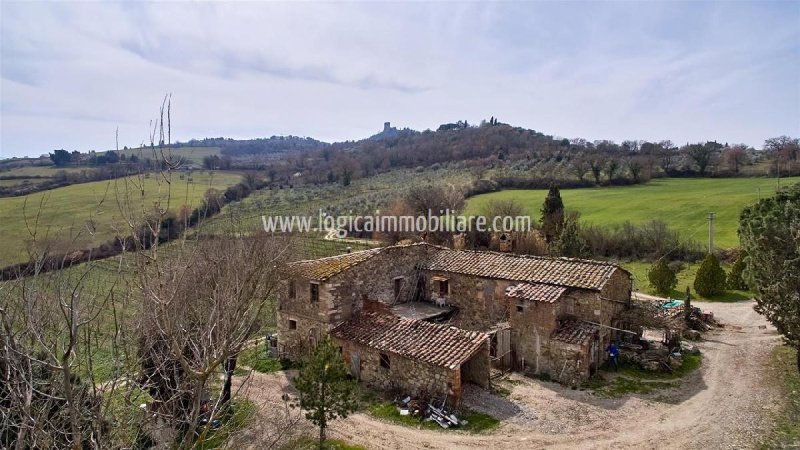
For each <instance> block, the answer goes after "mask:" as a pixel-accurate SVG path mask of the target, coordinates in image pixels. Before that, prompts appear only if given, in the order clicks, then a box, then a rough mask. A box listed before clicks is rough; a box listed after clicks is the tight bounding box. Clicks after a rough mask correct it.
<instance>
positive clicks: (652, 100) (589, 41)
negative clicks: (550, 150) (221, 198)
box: [0, 1, 800, 158]
mask: <svg viewBox="0 0 800 450" xmlns="http://www.w3.org/2000/svg"><path fill="white" fill-rule="evenodd" d="M0 22H2V23H1V25H2V26H1V27H0V36H1V38H2V42H1V43H0V45H1V46H0V56H1V61H0V63H1V66H0V73H1V75H2V81H1V82H0V120H1V121H2V123H1V124H0V131H1V134H2V136H1V137H0V158H7V157H12V156H23V155H31V156H35V155H40V154H45V153H47V152H49V151H52V150H54V149H57V148H64V149H67V150H80V151H88V150H106V149H111V148H114V146H115V130H117V128H118V129H119V146H120V148H121V147H122V146H126V145H127V146H136V145H139V144H141V143H143V142H149V130H150V121H151V120H153V119H155V118H156V117H157V116H158V110H159V107H160V106H161V103H162V100H163V98H164V96H165V94H168V93H169V94H171V96H172V97H171V98H172V108H171V117H172V139H173V140H181V141H185V140H188V139H191V138H203V137H219V136H224V137H232V138H253V137H268V136H272V135H287V134H292V135H299V136H310V137H313V138H316V139H320V140H324V141H328V142H333V141H342V140H351V139H360V138H363V137H367V136H370V135H372V134H375V133H376V132H378V131H380V129H381V128H382V127H383V122H385V121H391V122H392V125H394V126H398V127H410V128H413V129H417V130H424V129H427V128H431V129H436V128H437V127H438V126H439V124H442V123H447V122H455V121H457V120H465V119H466V120H468V121H469V122H470V123H478V122H480V120H481V119H488V118H489V117H490V116H494V117H497V118H499V120H500V121H501V122H505V123H509V124H512V125H516V126H521V127H525V128H531V129H535V130H537V131H541V132H544V133H546V134H551V135H554V136H560V137H568V138H585V139H588V140H597V139H611V140H615V141H622V140H625V139H646V140H662V139H671V140H672V141H674V142H675V143H677V144H683V143H686V142H699V141H705V140H717V141H720V142H730V143H746V144H749V145H752V146H755V147H756V148H760V147H761V145H762V144H763V141H764V140H765V139H767V138H769V137H774V136H779V135H784V134H786V135H790V136H795V137H798V136H800V2H797V1H793V2H777V3H770V2H765V1H759V2H753V3H748V2H719V3H712V2H686V3H682V2H674V1H673V2H664V3H659V2H647V3H625V2H613V3H606V2H604V3H599V2H592V3H579V2H529V3H452V2H436V3H432V2H430V3H428V2H426V3H420V2H417V3H252V2H224V3H184V2H169V3H157V2H148V3H130V2H125V3H123V2H119V3H118V2H113V3H97V2H24V3H15V2H7V1H3V2H1V3H0Z"/></svg>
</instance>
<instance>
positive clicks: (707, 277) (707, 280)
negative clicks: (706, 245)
mask: <svg viewBox="0 0 800 450" xmlns="http://www.w3.org/2000/svg"><path fill="white" fill-rule="evenodd" d="M725 286H726V285H725V270H723V269H722V266H721V265H720V264H719V259H717V256H716V255H714V254H713V253H709V254H708V256H706V258H705V259H704V260H703V263H702V264H700V268H699V269H697V275H696V276H695V278H694V290H695V291H696V292H697V293H698V294H700V295H702V296H703V297H713V296H715V295H718V294H722V293H723V292H725Z"/></svg>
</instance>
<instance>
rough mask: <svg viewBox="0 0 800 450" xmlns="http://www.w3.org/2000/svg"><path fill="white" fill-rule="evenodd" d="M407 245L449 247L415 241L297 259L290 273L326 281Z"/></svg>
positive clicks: (432, 247)
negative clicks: (321, 256)
mask: <svg viewBox="0 0 800 450" xmlns="http://www.w3.org/2000/svg"><path fill="white" fill-rule="evenodd" d="M406 247H425V248H428V249H430V250H431V251H434V252H435V251H439V250H446V249H447V247H442V246H439V245H433V244H428V243H427V242H415V243H411V244H397V245H392V246H389V247H379V248H371V249H368V250H361V251H357V252H351V253H343V254H341V255H336V256H328V257H325V258H318V259H306V260H302V261H295V262H291V263H289V264H288V266H287V269H288V271H289V272H290V273H292V274H294V275H298V276H301V277H304V278H308V279H311V280H317V281H325V280H327V279H328V278H330V277H332V276H334V275H337V274H339V273H342V272H344V271H345V270H347V269H349V268H351V267H353V266H356V265H358V264H361V263H362V262H364V261H366V260H368V259H370V258H372V257H373V256H375V255H377V254H379V253H383V252H386V251H392V250H395V249H401V248H406Z"/></svg>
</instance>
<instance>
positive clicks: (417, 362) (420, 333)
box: [331, 312, 490, 403]
mask: <svg viewBox="0 0 800 450" xmlns="http://www.w3.org/2000/svg"><path fill="white" fill-rule="evenodd" d="M331 337H332V338H333V340H334V342H335V343H336V344H337V345H339V346H340V348H341V349H342V356H343V357H344V359H345V362H346V363H347V364H348V366H349V367H350V370H351V373H352V374H353V375H354V376H355V377H356V378H358V379H359V380H360V381H364V382H365V383H367V384H369V385H371V386H375V387H378V388H381V389H384V390H388V391H397V392H400V393H403V394H411V395H420V394H428V395H433V396H443V395H447V397H448V398H449V399H450V400H451V401H453V402H454V403H457V402H458V401H459V400H460V399H461V385H462V382H471V383H474V384H477V385H479V386H482V387H484V388H488V387H489V368H490V364H489V336H488V335H486V334H485V333H480V332H476V331H465V330H461V329H458V328H455V327H451V326H447V325H442V324H437V323H431V322H426V321H423V320H414V319H406V318H403V317H398V316H392V315H385V314H381V313H376V312H363V313H359V314H356V315H355V316H353V317H352V318H350V319H349V320H347V321H346V322H344V323H342V324H340V325H338V326H337V327H336V328H334V329H333V330H331Z"/></svg>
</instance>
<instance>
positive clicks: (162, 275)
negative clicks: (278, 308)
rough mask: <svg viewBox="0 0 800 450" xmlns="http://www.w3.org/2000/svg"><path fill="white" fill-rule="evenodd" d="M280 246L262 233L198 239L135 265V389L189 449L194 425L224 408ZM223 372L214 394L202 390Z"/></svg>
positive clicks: (267, 298) (272, 280)
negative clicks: (140, 387) (138, 380)
mask: <svg viewBox="0 0 800 450" xmlns="http://www.w3.org/2000/svg"><path fill="white" fill-rule="evenodd" d="M286 248H287V247H286V244H285V243H284V242H282V241H280V240H276V239H272V238H270V237H269V236H267V235H257V236H253V237H250V238H247V239H226V238H213V239H211V238H209V239H202V240H200V241H198V242H195V243H193V244H192V245H191V246H187V247H185V248H183V249H170V250H171V251H170V254H169V255H168V256H167V257H162V258H159V257H158V255H157V253H156V252H149V254H146V255H141V256H140V257H139V258H138V259H139V263H138V264H140V267H139V269H140V276H139V288H140V289H141V292H142V304H141V306H140V308H139V312H138V327H139V328H138V334H139V352H140V357H141V360H142V375H143V380H142V381H143V384H144V385H145V386H146V387H147V389H148V391H149V392H150V395H151V396H152V397H153V399H154V400H155V401H156V406H155V408H154V409H155V412H156V413H157V414H159V415H160V417H161V418H162V419H163V421H164V422H165V423H166V424H167V425H169V426H170V427H171V428H172V429H173V430H175V432H176V435H177V438H178V439H179V441H180V442H181V446H183V447H187V448H188V447H190V446H191V445H193V444H194V442H195V441H196V440H198V439H202V437H203V435H204V434H205V433H207V431H208V430H207V427H206V428H203V427H201V428H200V429H198V428H197V427H198V425H199V423H200V420H201V419H204V418H205V419H210V418H211V417H216V416H218V415H220V414H222V413H223V412H225V411H226V410H229V409H230V407H229V401H230V399H231V391H230V389H231V377H232V376H233V371H234V370H235V368H236V358H237V355H238V353H239V352H240V351H241V350H242V349H243V348H244V346H245V345H246V344H247V342H248V341H249V340H250V339H251V338H252V337H253V336H254V335H255V334H256V332H257V331H259V329H260V326H261V323H262V322H263V321H264V320H265V314H266V313H267V312H268V311H269V304H270V303H271V302H274V299H273V291H274V289H275V286H276V285H277V270H278V269H279V267H280V264H281V261H282V259H283V258H284V257H285V255H286ZM220 371H222V372H223V375H224V382H223V389H222V393H221V395H220V396H219V397H218V398H217V399H216V400H215V401H213V402H212V400H211V398H210V397H209V393H208V391H209V389H210V388H211V386H212V382H213V381H214V379H215V376H216V375H217V374H218V373H219V372H220Z"/></svg>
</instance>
